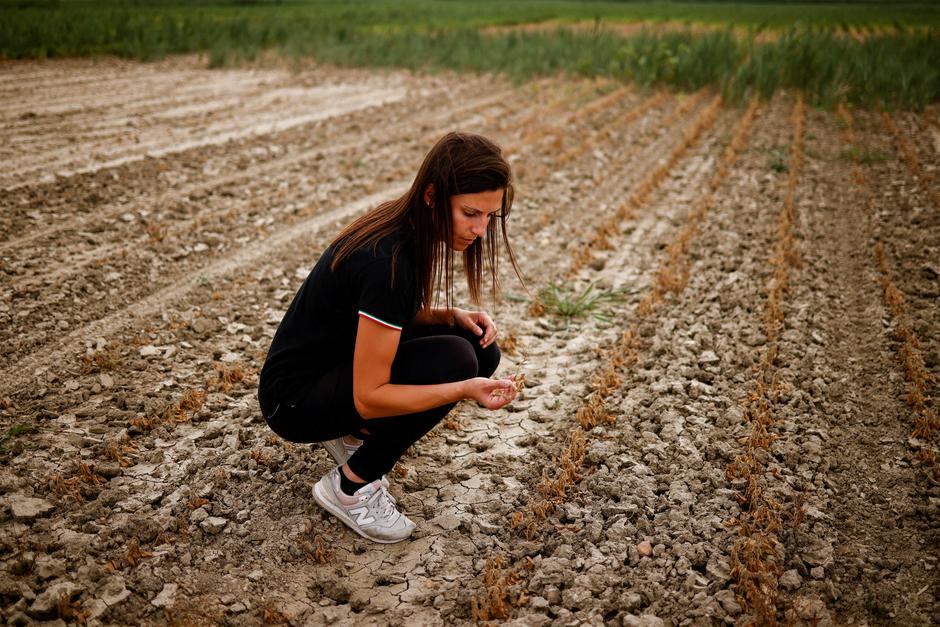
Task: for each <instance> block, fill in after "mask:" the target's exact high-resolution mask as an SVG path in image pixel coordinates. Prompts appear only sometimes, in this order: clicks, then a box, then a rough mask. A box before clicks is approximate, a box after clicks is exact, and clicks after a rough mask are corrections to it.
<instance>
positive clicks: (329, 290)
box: [258, 133, 519, 543]
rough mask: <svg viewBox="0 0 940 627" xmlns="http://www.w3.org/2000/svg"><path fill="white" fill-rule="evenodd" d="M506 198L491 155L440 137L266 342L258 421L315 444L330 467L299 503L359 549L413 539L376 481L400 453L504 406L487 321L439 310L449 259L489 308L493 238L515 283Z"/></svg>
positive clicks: (340, 239)
mask: <svg viewBox="0 0 940 627" xmlns="http://www.w3.org/2000/svg"><path fill="white" fill-rule="evenodd" d="M512 197H513V191H512V176H511V171H510V168H509V164H508V163H507V162H506V160H505V159H504V158H503V156H502V153H501V151H500V149H499V147H498V146H497V145H496V144H494V143H493V142H491V141H489V140H488V139H486V138H484V137H481V136H479V135H472V134H467V133H449V134H448V135H446V136H444V137H443V138H442V139H441V140H440V141H438V142H437V144H436V145H435V146H434V147H433V148H432V149H431V152H430V153H428V155H427V157H425V159H424V162H423V163H422V164H421V168H420V169H419V171H418V174H417V176H416V177H415V180H414V183H413V184H412V186H411V188H410V189H409V190H408V191H407V192H406V193H405V194H404V195H403V196H402V197H400V198H398V199H397V200H393V201H390V202H386V203H384V204H382V205H380V206H378V207H377V208H375V209H373V210H372V211H370V212H369V213H367V214H365V215H363V216H362V217H360V218H359V219H357V220H355V221H354V222H353V223H352V224H350V225H349V226H347V227H346V228H345V229H344V230H343V231H342V232H341V233H340V234H339V235H338V236H337V238H336V239H335V240H334V241H333V243H332V244H331V245H330V247H329V248H327V250H326V251H325V252H324V253H323V256H322V257H320V259H319V261H318V262H317V264H316V266H315V267H314V268H313V270H312V271H311V273H310V275H309V276H308V277H307V279H306V280H305V281H304V283H303V285H302V286H301V287H300V290H299V291H298V292H297V294H296V296H295V297H294V300H293V302H292V303H291V305H290V307H289V308H288V310H287V313H286V314H285V315H284V319H283V320H282V321H281V324H280V326H279V327H278V330H277V333H276V334H275V336H274V340H273V342H272V344H271V348H270V350H269V351H268V356H267V359H266V360H265V363H264V367H263V368H262V370H261V381H260V385H259V391H258V397H259V401H260V404H261V410H262V412H263V414H264V416H265V418H266V420H267V422H268V424H269V425H270V426H271V428H272V429H273V430H274V431H275V432H276V433H277V434H278V435H280V436H281V437H283V438H285V439H287V440H290V441H292V442H322V443H323V444H324V446H325V447H326V449H327V450H328V451H329V453H330V454H331V455H332V456H333V458H334V459H335V460H336V463H337V464H339V466H337V467H336V468H334V469H333V470H331V471H330V472H329V473H327V474H326V475H325V476H324V477H323V478H321V479H320V481H319V482H318V483H317V484H316V485H315V486H314V488H313V496H314V498H315V499H316V500H317V502H318V503H319V504H320V505H321V506H323V507H324V508H325V509H327V510H328V511H330V512H331V513H333V514H334V515H335V516H336V517H337V518H339V519H340V520H342V521H343V522H344V523H345V524H346V525H348V526H349V527H350V528H351V529H353V530H354V531H355V532H356V533H358V534H360V535H362V536H364V537H366V538H369V539H371V540H374V541H376V542H386V543H387V542H398V541H401V540H404V539H406V538H407V537H409V536H410V535H411V532H412V531H413V530H414V527H415V525H414V523H413V522H411V521H410V520H409V519H408V518H407V517H406V516H405V515H403V514H401V513H400V512H399V511H398V509H397V508H396V504H395V500H394V499H393V498H392V497H391V496H390V495H389V493H388V482H387V481H386V479H385V476H384V475H385V474H386V473H387V472H388V471H389V470H391V469H392V467H393V466H394V465H395V462H396V461H398V459H399V458H400V457H401V456H402V454H404V452H405V451H406V450H407V449H408V447H409V446H411V445H412V444H414V443H415V442H416V441H417V440H418V439H420V438H421V437H422V436H423V435H425V434H426V433H427V432H428V431H430V430H431V429H432V428H433V427H434V425H436V424H437V423H438V422H439V421H440V420H441V419H442V418H443V417H444V416H445V415H447V413H448V412H449V411H450V410H451V408H453V406H454V405H455V404H456V403H457V402H458V401H460V400H463V399H472V400H475V401H477V402H478V403H480V404H481V405H483V406H484V407H486V408H488V409H498V408H500V407H502V406H504V405H506V404H507V403H509V402H510V401H512V399H513V398H514V397H515V393H516V390H515V386H514V381H513V380H512V379H511V378H510V379H502V380H493V379H490V378H489V377H490V376H491V375H492V374H493V373H494V372H495V370H496V366H497V365H498V364H499V356H500V354H499V348H498V347H497V345H496V343H495V339H496V333H497V329H496V325H495V324H494V323H493V320H492V319H491V318H490V316H489V315H487V314H486V313H485V312H483V311H466V310H463V309H459V308H456V307H453V306H452V303H453V257H454V255H453V253H454V252H457V253H461V254H462V257H463V267H464V270H465V272H466V276H467V285H468V287H469V292H470V297H471V299H472V300H473V301H474V302H479V300H480V294H481V284H482V282H483V274H484V268H486V270H487V271H488V274H489V277H490V283H491V286H492V294H493V296H494V298H495V296H496V290H497V287H498V281H497V276H496V273H497V259H498V255H497V249H498V246H497V241H496V235H497V231H499V232H500V233H501V235H502V240H503V242H504V244H505V246H506V250H507V253H508V255H509V260H510V261H511V262H512V265H513V268H514V269H515V270H516V273H517V275H518V274H519V269H518V267H517V265H516V261H515V258H514V256H513V254H512V249H511V248H510V247H509V240H508V238H507V236H506V218H507V217H508V216H509V210H510V207H511V205H512ZM435 290H437V292H438V293H437V295H435ZM441 296H443V304H444V306H443V307H435V306H433V305H435V304H440V302H441Z"/></svg>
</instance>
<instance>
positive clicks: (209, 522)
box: [199, 516, 228, 535]
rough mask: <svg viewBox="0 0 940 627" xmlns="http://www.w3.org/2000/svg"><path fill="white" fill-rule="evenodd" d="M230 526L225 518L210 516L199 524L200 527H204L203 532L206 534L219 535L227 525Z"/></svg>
mask: <svg viewBox="0 0 940 627" xmlns="http://www.w3.org/2000/svg"><path fill="white" fill-rule="evenodd" d="M227 524H228V521H227V520H226V519H224V518H220V517H218V516H209V517H208V518H206V519H205V520H204V521H202V522H201V523H199V526H200V527H202V530H203V531H205V532H206V533H210V534H213V535H215V534H217V533H220V532H221V531H222V530H223V529H225V525H227Z"/></svg>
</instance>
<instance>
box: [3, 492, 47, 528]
mask: <svg viewBox="0 0 940 627" xmlns="http://www.w3.org/2000/svg"><path fill="white" fill-rule="evenodd" d="M9 505H10V513H11V514H12V515H13V518H14V519H15V520H17V521H19V522H31V521H33V520H35V519H37V518H41V517H43V516H47V515H48V514H49V512H51V511H52V510H53V509H55V505H53V504H52V503H50V502H49V501H47V500H45V499H37V498H34V497H31V496H20V495H17V494H14V495H13V496H11V497H10V500H9Z"/></svg>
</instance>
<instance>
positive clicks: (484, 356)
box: [477, 342, 502, 377]
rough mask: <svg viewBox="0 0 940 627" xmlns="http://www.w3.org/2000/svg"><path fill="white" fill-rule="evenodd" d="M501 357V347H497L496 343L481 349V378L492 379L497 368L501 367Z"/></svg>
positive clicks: (478, 357) (479, 355)
mask: <svg viewBox="0 0 940 627" xmlns="http://www.w3.org/2000/svg"><path fill="white" fill-rule="evenodd" d="M501 356H502V353H501V352H500V350H499V346H497V345H496V342H493V343H492V344H490V345H489V346H487V347H486V348H481V349H479V350H478V351H477V363H478V365H479V369H478V372H479V376H481V377H492V376H493V373H494V372H496V368H497V366H499V359H500V357H501Z"/></svg>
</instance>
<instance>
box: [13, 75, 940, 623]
mask: <svg viewBox="0 0 940 627" xmlns="http://www.w3.org/2000/svg"><path fill="white" fill-rule="evenodd" d="M451 129H464V130H472V131H476V132H481V133H484V134H487V135H489V136H491V137H493V138H495V139H497V140H498V141H499V142H501V143H502V144H503V145H504V146H505V147H506V149H507V150H508V151H509V152H510V154H511V159H512V162H513V164H514V168H515V171H516V175H517V179H518V191H517V202H516V205H515V207H514V212H513V215H512V217H511V226H510V235H511V237H512V239H513V241H514V244H515V247H516V252H517V254H518V255H519V258H520V262H521V266H522V268H523V271H524V272H525V274H526V275H527V278H528V281H529V284H530V287H531V290H532V292H531V293H532V294H533V295H534V294H535V293H536V292H537V291H538V288H540V287H541V286H544V285H546V284H547V283H548V282H549V281H553V282H555V284H557V285H559V286H561V290H562V293H569V294H573V296H571V298H574V297H575V296H576V295H577V294H580V293H581V292H582V291H583V290H585V289H586V288H587V287H588V286H589V285H591V284H594V285H595V292H594V293H597V292H598V291H602V290H609V292H603V293H605V294H609V295H612V296H614V297H615V298H612V299H611V300H610V301H609V302H604V303H601V306H600V308H599V309H598V310H597V312H599V313H602V314H604V315H603V316H601V317H594V316H592V315H590V312H589V313H588V315H585V316H581V317H572V318H564V317H561V316H559V315H558V314H557V313H555V312H553V310H552V307H551V302H548V301H547V300H545V299H543V301H545V302H543V304H544V305H545V306H546V310H545V311H539V308H538V307H537V306H533V303H532V302H530V301H531V299H530V296H529V295H528V294H527V293H526V291H525V290H524V288H523V287H522V286H521V285H520V284H519V283H518V281H516V280H515V279H513V278H512V277H511V276H510V275H509V273H506V274H505V279H506V280H505V285H504V294H503V296H504V297H503V298H502V300H501V301H500V303H498V304H496V305H495V306H492V305H488V308H489V309H490V310H491V311H493V312H494V313H495V317H496V320H497V323H498V324H499V325H500V327H501V330H502V335H503V338H504V339H503V347H504V351H503V352H504V358H503V363H502V365H501V367H500V373H503V374H510V373H515V372H523V373H525V375H526V388H525V390H524V392H523V394H522V396H521V398H519V399H517V400H516V401H515V402H514V403H513V404H512V405H511V406H510V407H509V408H508V409H505V410H501V411H497V412H487V411H484V410H481V409H480V408H478V407H476V406H475V405H473V404H469V403H464V404H462V405H460V406H458V408H457V410H456V411H455V412H454V414H452V416H451V417H450V418H449V419H448V420H447V421H446V422H445V423H444V424H442V425H440V426H439V427H438V428H437V429H436V430H435V431H434V432H433V433H432V434H431V436H429V437H428V438H427V439H425V440H423V441H421V442H419V443H418V444H417V445H416V446H415V447H413V449H412V450H411V451H410V452H409V453H408V454H407V455H406V457H405V458H404V459H403V460H402V461H401V462H400V463H399V465H398V466H397V467H396V469H395V471H394V472H393V476H391V477H390V479H391V481H392V488H391V491H392V493H393V494H394V496H395V497H396V498H397V500H398V504H399V506H400V507H401V508H402V509H403V510H404V511H405V512H406V513H407V514H408V515H409V516H410V517H412V518H413V519H414V520H415V521H416V522H417V523H418V530H417V532H416V535H415V537H414V538H413V540H411V541H409V542H404V543H401V544H397V545H391V546H384V545H382V546H380V545H374V544H371V543H369V542H368V541H366V540H363V539H361V538H359V537H358V536H356V535H354V534H353V533H351V532H350V531H348V530H347V529H346V528H345V527H343V526H342V525H341V524H340V523H338V522H337V521H336V520H335V519H334V518H332V517H331V516H329V515H327V514H326V513H324V512H323V511H322V510H321V509H320V508H319V507H318V506H317V505H316V503H315V502H314V501H313V499H312V497H311V495H310V488H311V485H312V484H313V483H314V482H315V481H316V480H317V479H318V478H319V477H320V476H321V475H322V474H324V473H325V472H327V471H328V470H329V469H330V466H331V464H330V460H329V458H328V456H327V454H326V452H325V450H323V449H322V448H321V447H319V446H316V445H314V446H306V445H304V446H301V445H292V444H289V443H286V442H284V441H282V440H280V439H279V438H277V437H275V436H274V435H273V434H272V433H271V432H270V431H269V430H268V428H267V427H266V425H265V424H264V420H263V418H262V417H261V415H260V413H259V409H258V405H257V399H256V395H255V388H256V385H257V372H258V370H259V369H260V366H261V363H262V361H263V358H264V355H265V351H266V350H267V347H268V344H269V342H270V340H271V337H272V336H273V334H274V331H275V329H276V327H277V324H278V322H279V321H280V318H281V316H282V314H283V312H284V310H285V309H286V307H287V305H288V304H289V302H290V299H291V297H292V296H293V294H294V291H295V290H296V289H297V287H298V286H299V285H300V283H301V281H302V280H303V278H304V277H305V276H306V274H307V272H308V271H309V269H310V268H311V267H312V266H313V264H314V263H315V261H316V259H317V256H318V255H319V254H320V252H321V251H322V250H323V248H324V247H325V246H326V245H327V244H328V242H329V241H330V239H331V237H332V236H333V235H334V234H335V233H336V232H337V229H338V228H339V227H340V226H341V225H342V224H344V223H346V222H348V221H349V220H350V219H351V218H352V217H354V216H355V215H358V214H359V213H361V212H363V211H365V210H367V209H368V208H369V207H371V206H374V205H375V204H377V203H378V202H379V201H381V200H384V199H388V198H390V197H392V196H394V195H397V194H399V193H400V192H401V191H402V190H403V189H405V187H406V186H407V185H408V184H409V183H410V179H409V177H410V176H413V174H414V172H415V171H416V168H417V166H418V164H419V163H420V160H421V158H422V157H423V155H424V154H425V152H426V151H427V150H428V148H429V147H430V146H431V145H432V143H433V141H434V140H435V139H436V138H437V137H438V136H439V135H441V134H442V133H444V132H445V131H447V130H451ZM0 159H2V162H3V164H4V167H3V168H2V171H0V189H2V192H0V199H2V201H0V204H2V212H0V227H2V228H0V233H2V235H0V264H2V265H0V277H2V284H0V292H2V298H0V321H2V324H0V354H2V356H3V359H2V362H0V370H2V372H0V427H2V434H3V435H2V440H0V447H2V448H0V459H2V463H3V465H2V470H0V570H2V576H0V582H2V583H0V602H2V611H3V618H4V619H5V620H6V621H7V622H8V623H10V624H26V623H29V622H30V621H33V620H36V621H43V620H55V619H57V618H61V619H63V620H65V621H66V622H86V623H88V624H130V623H151V624H153V623H166V622H171V623H175V624H216V623H224V624H258V623H260V622H269V623H277V622H291V623H294V624H320V623H330V622H340V623H344V624H352V623H355V624H407V625H416V624H429V625H433V624H441V623H465V622H470V621H473V620H501V619H507V618H508V619H515V620H517V621H518V624H527V625H528V624H549V623H551V624H564V625H574V624H595V625H602V624H603V625H621V624H622V625H651V626H652V625H686V624H695V625H700V624H718V623H725V624H745V623H747V622H749V621H757V622H759V623H764V624H766V623H769V622H771V621H772V620H773V619H774V617H776V619H778V620H780V621H781V622H783V621H792V622H794V623H796V624H819V625H825V624H849V623H855V624H881V623H887V624H898V625H914V624H932V623H934V624H935V623H938V622H940V609H938V608H940V575H938V566H940V564H938V558H940V483H938V478H940V474H938V472H937V466H936V461H935V455H936V451H937V448H938V435H937V433H938V428H940V425H938V424H937V409H938V405H937V403H938V401H937V399H938V397H940V390H938V383H937V381H938V377H940V182H938V177H937V176H936V174H937V172H938V168H940V129H938V127H937V125H936V118H935V116H933V115H931V114H929V113H928V114H926V115H919V114H912V113H896V114H891V115H883V114H880V113H874V112H865V111H841V112H838V113H836V112H820V111H815V110H812V109H808V108H806V107H804V106H803V103H802V100H801V99H800V97H799V95H798V94H785V95H780V96H778V97H776V98H775V99H774V100H772V101H770V102H762V103H753V104H752V105H751V106H750V107H748V108H745V109H739V108H734V107H730V106H727V105H725V104H724V103H722V101H721V100H720V99H719V98H717V97H716V96H715V95H714V94H710V93H705V92H702V93H696V94H686V95H677V94H670V93H659V92H650V91H644V90H640V89H637V88H631V87H623V86H621V85H618V84H611V83H596V82H589V81H584V80H575V79H561V78H554V79H545V80H540V81H536V82H532V83H530V84H527V85H523V86H521V87H513V86H511V85H510V84H508V83H504V82H502V81H501V80H499V79H494V78H490V77H477V76H455V75H434V76H416V75H411V74H407V73H399V72H387V73H375V72H365V71H354V70H342V71H340V70H336V69H330V68H314V69H305V70H303V71H299V72H290V71H286V70H283V69H279V68H276V67H263V68H246V69H232V70H207V69H203V68H202V66H201V64H200V62H199V60H197V59H192V58H181V59H175V60H171V61H166V62H160V63H156V64H149V65H140V64H136V63H130V62H118V61H66V62H55V63H53V62H29V63H11V62H6V63H3V64H0ZM565 290H571V292H565ZM509 340H511V341H509ZM314 418H315V417H311V419H314Z"/></svg>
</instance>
